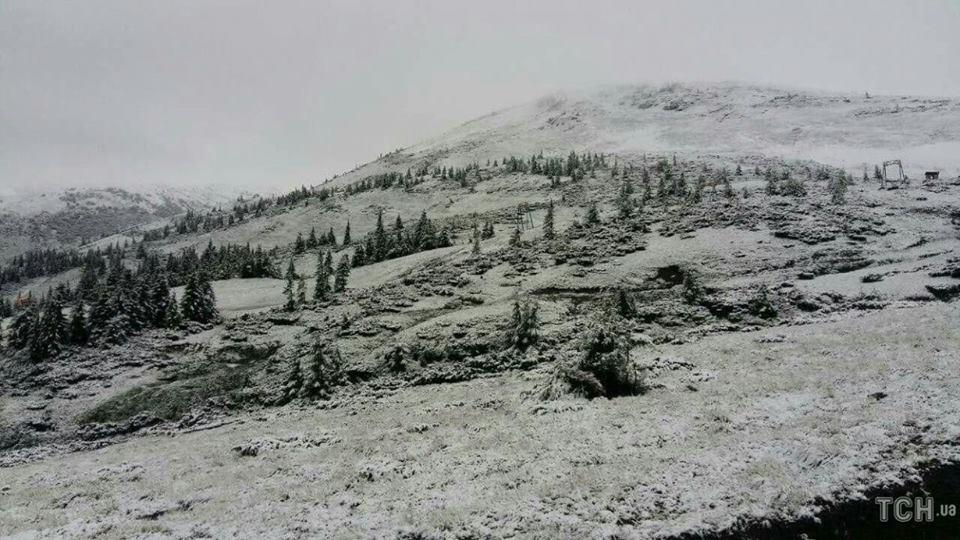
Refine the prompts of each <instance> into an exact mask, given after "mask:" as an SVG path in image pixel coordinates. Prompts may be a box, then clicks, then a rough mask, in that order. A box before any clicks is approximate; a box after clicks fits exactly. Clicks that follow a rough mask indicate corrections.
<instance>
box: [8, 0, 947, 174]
mask: <svg viewBox="0 0 960 540" xmlns="http://www.w3.org/2000/svg"><path fill="white" fill-rule="evenodd" d="M684 80H699V81H721V80H742V81H749V82H762V83H773V84H782V85H790V86H805V87H813V88H824V89H831V90H851V91H857V92H862V91H865V90H869V91H870V92H873V93H914V94H930V95H956V96H960V0H909V1H893V0H853V1H838V0H833V1H826V0H822V1H821V0H816V1H779V0H757V1H718V0H701V1H677V0H669V1H662V2H653V1H596V0H595V1H592V2H572V1H562V0H561V1H558V0H549V1H536V2H534V1H528V2H520V1H491V0H474V1H471V2H461V1H453V0H436V1H420V2H414V1H399V0H397V1H391V0H382V1H377V2H373V1H358V0H343V1H340V0H337V1H322V0H315V1H279V0H271V1H247V0H163V1H156V2H148V1H133V0H111V1H106V0H84V1H82V2H81V1H68V0H63V1H39V0H0V193H2V192H4V191H10V190H11V189H16V190H20V189H22V188H26V187H30V188H37V187H44V188H45V187H49V188H59V187H63V186H68V185H109V184H113V185H119V186H125V187H135V186H137V185H142V184H148V183H165V184H172V185H185V184H207V183H233V184H242V185H249V186H261V187H263V186H271V187H275V188H279V187H287V186H290V185H296V184H300V183H316V182H318V181H319V180H322V179H323V178H325V177H327V176H329V175H331V174H333V173H335V172H339V171H342V170H345V169H349V168H352V167H353V166H354V165H356V164H358V163H361V162H364V161H367V160H369V159H371V158H374V157H376V156H377V155H378V154H379V153H381V152H384V151H389V150H391V149H394V148H396V147H399V146H405V145H408V144H412V143H415V142H417V141H418V140H420V139H422V138H425V137H428V136H431V135H434V134H436V133H437V132H438V131H440V130H443V129H445V128H448V127H451V126H453V125H456V124H459V123H460V122H462V121H465V120H468V119H470V118H472V117H474V116H478V115H481V114H485V113H487V112H490V111H492V110H494V109H498V108H503V107H506V106H510V105H514V104H518V103H522V102H525V101H529V100H531V99H534V98H536V97H538V96H540V95H542V94H545V93H548V92H553V91H557V90H564V89H578V88H584V87H592V86H596V85H601V84H607V83H623V82H644V81H649V82H664V81H684Z"/></svg>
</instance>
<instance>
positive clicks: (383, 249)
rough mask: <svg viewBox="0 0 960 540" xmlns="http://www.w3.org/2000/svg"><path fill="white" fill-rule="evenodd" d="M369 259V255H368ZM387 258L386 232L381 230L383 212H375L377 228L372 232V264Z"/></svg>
mask: <svg viewBox="0 0 960 540" xmlns="http://www.w3.org/2000/svg"><path fill="white" fill-rule="evenodd" d="M367 256H368V257H369V256H370V254H369V253H368V254H367ZM386 258H387V232H386V230H385V229H384V228H383V210H380V211H379V212H377V226H376V228H374V230H373V257H372V259H373V260H374V262H380V261H382V260H384V259H386Z"/></svg>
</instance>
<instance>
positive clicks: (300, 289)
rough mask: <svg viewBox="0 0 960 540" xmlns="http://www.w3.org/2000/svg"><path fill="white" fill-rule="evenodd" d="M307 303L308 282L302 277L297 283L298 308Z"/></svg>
mask: <svg viewBox="0 0 960 540" xmlns="http://www.w3.org/2000/svg"><path fill="white" fill-rule="evenodd" d="M306 303H307V282H306V281H305V280H304V279H303V276H300V277H299V279H298V281H297V306H303V305H304V304H306Z"/></svg>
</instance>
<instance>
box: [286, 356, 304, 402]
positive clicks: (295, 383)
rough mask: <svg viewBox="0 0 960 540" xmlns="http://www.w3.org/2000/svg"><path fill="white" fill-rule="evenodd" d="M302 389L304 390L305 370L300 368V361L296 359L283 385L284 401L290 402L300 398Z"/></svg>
mask: <svg viewBox="0 0 960 540" xmlns="http://www.w3.org/2000/svg"><path fill="white" fill-rule="evenodd" d="M301 388H303V370H302V369H301V368H300V359H299V358H295V359H294V360H293V365H291V366H290V371H289V372H288V373H287V378H286V380H285V381H284V383H283V395H284V400H285V401H290V400H292V399H294V398H296V397H297V396H299V395H300V389H301Z"/></svg>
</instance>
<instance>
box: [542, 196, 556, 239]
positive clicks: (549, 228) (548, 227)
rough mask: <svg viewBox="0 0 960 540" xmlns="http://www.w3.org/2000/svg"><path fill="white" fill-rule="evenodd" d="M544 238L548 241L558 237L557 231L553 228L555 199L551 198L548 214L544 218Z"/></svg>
mask: <svg viewBox="0 0 960 540" xmlns="http://www.w3.org/2000/svg"><path fill="white" fill-rule="evenodd" d="M543 238H544V240H547V241H552V240H553V239H554V238H556V233H555V232H554V230H553V199H550V204H548V205H547V215H546V216H544V218H543Z"/></svg>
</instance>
